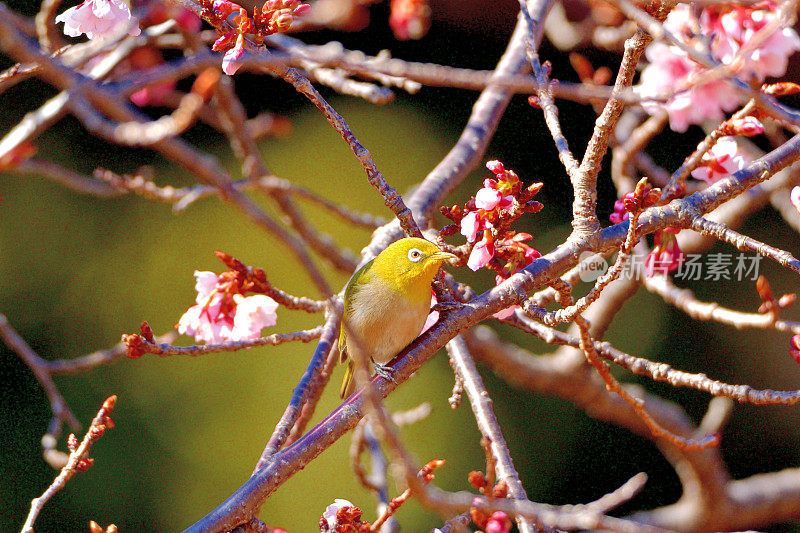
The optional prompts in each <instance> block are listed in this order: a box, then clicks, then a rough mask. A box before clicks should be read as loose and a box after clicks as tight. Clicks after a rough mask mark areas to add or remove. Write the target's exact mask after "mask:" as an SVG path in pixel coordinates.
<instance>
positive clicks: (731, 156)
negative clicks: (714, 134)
mask: <svg viewBox="0 0 800 533" xmlns="http://www.w3.org/2000/svg"><path fill="white" fill-rule="evenodd" d="M752 161H753V158H751V157H750V156H749V155H748V154H747V153H746V152H745V151H743V150H742V149H741V148H740V147H739V144H738V143H737V142H736V139H734V138H733V137H721V138H720V139H719V140H718V141H717V142H716V144H714V146H713V147H711V149H710V150H709V151H708V152H706V153H705V154H704V155H703V159H702V161H701V162H700V166H699V167H697V168H696V169H694V170H692V177H694V178H696V179H699V180H703V181H705V182H708V183H716V182H717V181H719V180H720V179H722V178H726V177H728V176H730V175H731V174H733V173H734V172H737V171H739V170H742V169H743V168H744V167H746V166H747V165H748V164H750V163H751V162H752Z"/></svg>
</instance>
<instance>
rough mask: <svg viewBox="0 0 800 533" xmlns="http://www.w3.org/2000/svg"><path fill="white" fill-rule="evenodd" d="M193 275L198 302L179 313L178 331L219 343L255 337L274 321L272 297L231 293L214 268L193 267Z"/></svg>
mask: <svg viewBox="0 0 800 533" xmlns="http://www.w3.org/2000/svg"><path fill="white" fill-rule="evenodd" d="M194 275H195V278H196V279H197V281H196V283H195V290H196V291H197V297H196V299H195V301H196V302H197V303H196V304H195V305H193V306H192V307H190V308H189V309H187V310H186V312H185V313H184V314H183V316H181V318H180V320H179V321H178V324H177V326H176V327H177V329H178V332H179V333H182V334H184V335H191V336H193V337H194V338H195V339H196V340H197V341H198V342H199V341H203V342H206V343H209V344H219V343H222V342H226V341H241V340H250V339H257V338H258V337H260V336H261V330H262V329H263V328H265V327H270V326H274V325H275V323H276V321H277V314H276V311H277V309H278V304H277V303H276V302H275V301H274V300H273V299H272V298H270V297H268V296H264V295H262V294H256V295H252V296H244V295H243V294H239V293H231V292H229V291H228V287H227V286H226V284H225V282H224V281H223V280H222V279H221V278H220V277H219V276H217V275H216V274H214V273H213V272H199V271H195V273H194Z"/></svg>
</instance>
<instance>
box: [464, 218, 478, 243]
mask: <svg viewBox="0 0 800 533" xmlns="http://www.w3.org/2000/svg"><path fill="white" fill-rule="evenodd" d="M480 230H481V224H480V220H478V212H477V211H470V212H469V213H467V214H466V215H464V218H462V219H461V235H463V236H464V237H466V238H467V242H475V240H476V239H477V238H478V232H479V231H480Z"/></svg>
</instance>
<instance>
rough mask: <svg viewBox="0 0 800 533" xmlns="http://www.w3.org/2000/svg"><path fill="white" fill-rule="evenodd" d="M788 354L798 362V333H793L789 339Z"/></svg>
mask: <svg viewBox="0 0 800 533" xmlns="http://www.w3.org/2000/svg"><path fill="white" fill-rule="evenodd" d="M789 355H791V356H792V358H793V359H794V360H795V361H797V362H798V363H800V335H794V336H793V337H792V338H791V340H790V341H789Z"/></svg>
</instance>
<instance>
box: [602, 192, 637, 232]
mask: <svg viewBox="0 0 800 533" xmlns="http://www.w3.org/2000/svg"><path fill="white" fill-rule="evenodd" d="M625 198H633V192H629V193H627V194H626V195H625V197H624V198H620V199H619V200H617V201H616V202H614V212H613V213H611V214H610V215H609V216H608V219H609V220H610V221H611V223H612V224H619V223H620V222H623V221H625V220H628V219H629V218H630V217H631V214H630V213H628V210H627V209H625Z"/></svg>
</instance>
